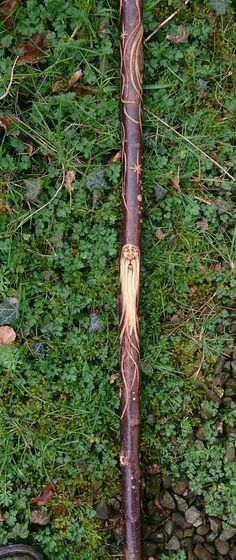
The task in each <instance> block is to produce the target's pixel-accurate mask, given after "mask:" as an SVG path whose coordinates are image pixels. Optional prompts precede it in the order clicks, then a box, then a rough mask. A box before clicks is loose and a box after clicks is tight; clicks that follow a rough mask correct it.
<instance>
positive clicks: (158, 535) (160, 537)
mask: <svg viewBox="0 0 236 560" xmlns="http://www.w3.org/2000/svg"><path fill="white" fill-rule="evenodd" d="M150 540H151V541H153V542H155V543H157V544H162V543H163V542H165V535H164V533H163V531H154V532H153V533H152V534H151V535H150Z"/></svg>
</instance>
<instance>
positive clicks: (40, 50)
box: [17, 31, 50, 66]
mask: <svg viewBox="0 0 236 560" xmlns="http://www.w3.org/2000/svg"><path fill="white" fill-rule="evenodd" d="M49 34H50V32H49V31H44V32H43V33H36V35H33V37H31V39H29V41H27V42H23V43H20V44H19V46H18V56H19V58H18V60H17V65H18V66H21V65H22V64H35V63H36V62H39V61H40V60H41V59H42V58H43V56H44V53H45V51H46V50H47V49H48V47H49V44H50V42H49V39H48V38H49Z"/></svg>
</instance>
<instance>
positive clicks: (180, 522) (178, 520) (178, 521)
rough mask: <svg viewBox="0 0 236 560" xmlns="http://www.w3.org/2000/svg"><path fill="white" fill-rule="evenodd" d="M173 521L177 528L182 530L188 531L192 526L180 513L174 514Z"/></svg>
mask: <svg viewBox="0 0 236 560" xmlns="http://www.w3.org/2000/svg"><path fill="white" fill-rule="evenodd" d="M172 521H173V523H174V524H175V525H176V526H177V527H181V529H188V528H189V527H190V524H189V523H188V522H187V521H186V520H185V517H184V515H183V514H182V513H180V512H174V513H173V514H172Z"/></svg>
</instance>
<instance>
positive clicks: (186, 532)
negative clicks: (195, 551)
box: [184, 527, 193, 537]
mask: <svg viewBox="0 0 236 560" xmlns="http://www.w3.org/2000/svg"><path fill="white" fill-rule="evenodd" d="M192 534H193V529H192V527H189V528H188V529H184V537H191V536H192Z"/></svg>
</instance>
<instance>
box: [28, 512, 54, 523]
mask: <svg viewBox="0 0 236 560" xmlns="http://www.w3.org/2000/svg"><path fill="white" fill-rule="evenodd" d="M49 521H50V518H49V516H48V515H47V513H45V512H44V511H39V510H38V509H34V510H33V511H32V513H31V523H34V524H35V525H48V523H49Z"/></svg>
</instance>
